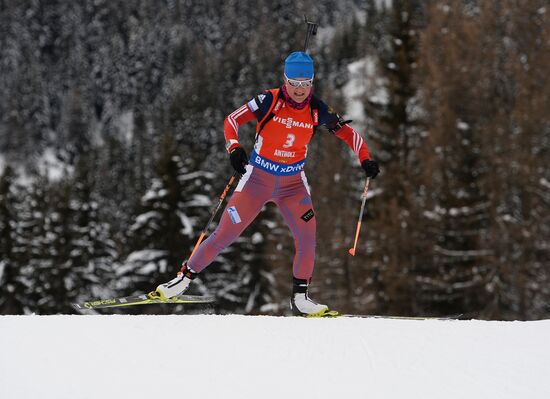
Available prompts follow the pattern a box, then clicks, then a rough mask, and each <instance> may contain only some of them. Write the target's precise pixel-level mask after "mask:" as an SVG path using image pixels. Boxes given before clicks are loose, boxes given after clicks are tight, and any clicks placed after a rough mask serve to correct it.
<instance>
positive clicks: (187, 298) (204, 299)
mask: <svg viewBox="0 0 550 399" xmlns="http://www.w3.org/2000/svg"><path fill="white" fill-rule="evenodd" d="M212 302H215V298H214V297H208V296H201V295H181V296H178V297H172V298H161V297H159V296H158V295H156V293H155V292H151V293H149V294H140V295H131V296H125V297H119V298H109V299H97V300H93V301H86V302H81V303H73V304H72V306H73V307H74V308H75V309H76V310H87V309H105V308H117V307H123V306H137V305H153V304H159V303H180V304H190V303H191V304H193V303H194V304H200V303H212Z"/></svg>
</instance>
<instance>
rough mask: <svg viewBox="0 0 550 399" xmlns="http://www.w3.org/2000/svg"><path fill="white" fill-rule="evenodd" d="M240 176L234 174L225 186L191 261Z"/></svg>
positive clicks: (192, 253)
mask: <svg viewBox="0 0 550 399" xmlns="http://www.w3.org/2000/svg"><path fill="white" fill-rule="evenodd" d="M238 174H239V173H237V172H235V173H234V174H233V176H231V179H229V183H227V186H225V188H224V189H223V192H222V195H220V200H219V201H218V204H217V205H216V207H215V208H214V210H213V211H212V215H211V216H210V220H209V221H208V223H207V224H206V227H205V228H204V229H203V231H202V232H201V235H200V237H199V240H198V241H197V243H196V244H195V247H194V248H193V252H191V255H190V256H189V259H191V258H192V257H193V255H194V254H195V251H196V250H197V248H198V247H199V245H200V244H201V242H202V240H203V239H204V236H206V233H207V232H208V228H209V227H210V224H211V223H212V220H214V218H215V217H216V214H217V213H218V211H219V210H220V207H221V205H222V203H223V201H224V200H225V197H226V196H227V193H228V192H229V190H230V189H231V186H232V185H233V182H234V181H235V179H236V178H237V175H238ZM189 259H188V261H189Z"/></svg>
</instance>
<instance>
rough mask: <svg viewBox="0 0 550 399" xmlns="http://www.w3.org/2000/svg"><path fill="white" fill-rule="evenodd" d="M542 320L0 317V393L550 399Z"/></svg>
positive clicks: (548, 351) (549, 331)
mask: <svg viewBox="0 0 550 399" xmlns="http://www.w3.org/2000/svg"><path fill="white" fill-rule="evenodd" d="M549 336H550V321H548V320H546V321H537V322H485V321H436V320H428V321H411V320H386V319H384V320H381V319H360V318H338V319H303V318H294V317H269V316H236V315H232V316H216V315H204V316H67V315H60V316H2V317H0V397H1V398H17V399H26V398H41V399H48V398H52V399H54V398H55V399H64V398H67V399H69V398H70V399H75V398H78V399H85V398H101V399H107V398H117V399H119V398H129V399H141V398H143V399H145V398H147V399H151V398H201V399H202V398H278V399H280V398H285V399H290V398H327V399H328V398H330V399H336V398H384V399H391V398H399V399H411V398H419V399H420V398H421V399H427V398H437V399H441V398H446V399H449V398H457V399H458V398H460V399H464V398H467V399H472V398H484V399H486V398H499V399H507V398H530V399H535V398H541V399H543V398H544V399H547V398H549V397H550V379H549V378H548V376H549V375H550V345H549V344H548V337H549Z"/></svg>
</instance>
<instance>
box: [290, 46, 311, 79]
mask: <svg viewBox="0 0 550 399" xmlns="http://www.w3.org/2000/svg"><path fill="white" fill-rule="evenodd" d="M285 75H286V77H287V78H290V79H298V78H307V79H313V60H312V59H311V57H310V56H309V55H308V54H306V53H304V52H303V51H295V52H294V53H292V54H290V55H289V56H288V57H286V60H285Z"/></svg>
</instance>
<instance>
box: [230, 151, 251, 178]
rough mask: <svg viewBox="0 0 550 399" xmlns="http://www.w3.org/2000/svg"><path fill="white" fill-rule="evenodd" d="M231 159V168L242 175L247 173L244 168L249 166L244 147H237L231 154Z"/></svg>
mask: <svg viewBox="0 0 550 399" xmlns="http://www.w3.org/2000/svg"><path fill="white" fill-rule="evenodd" d="M229 159H230V160H231V166H233V169H235V170H236V171H237V172H238V173H240V174H241V175H244V174H245V173H246V169H245V168H244V167H245V166H246V165H248V156H247V155H246V152H245V151H244V150H243V148H242V147H237V148H235V149H234V150H233V151H231V153H230V154H229Z"/></svg>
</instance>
